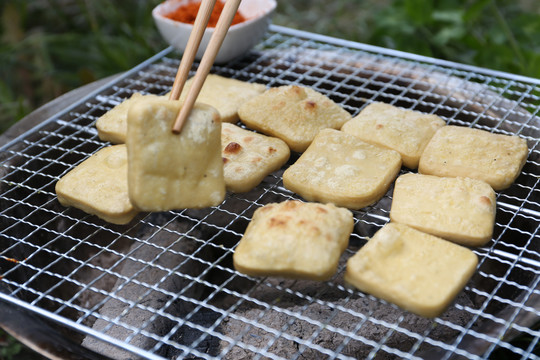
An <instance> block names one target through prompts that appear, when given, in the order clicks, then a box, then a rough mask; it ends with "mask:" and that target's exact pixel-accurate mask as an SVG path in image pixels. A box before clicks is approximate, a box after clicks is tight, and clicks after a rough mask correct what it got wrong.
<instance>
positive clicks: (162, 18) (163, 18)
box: [152, 0, 277, 32]
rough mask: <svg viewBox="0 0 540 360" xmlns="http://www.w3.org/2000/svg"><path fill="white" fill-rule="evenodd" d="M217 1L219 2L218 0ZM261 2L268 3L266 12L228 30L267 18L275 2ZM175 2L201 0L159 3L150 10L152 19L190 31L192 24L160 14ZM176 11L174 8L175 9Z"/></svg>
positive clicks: (174, 0) (170, 0)
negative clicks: (167, 4) (167, 5)
mask: <svg viewBox="0 0 540 360" xmlns="http://www.w3.org/2000/svg"><path fill="white" fill-rule="evenodd" d="M218 1H221V0H218ZM263 1H266V2H268V3H269V6H268V8H267V9H266V10H264V11H263V12H260V13H259V14H257V16H255V17H252V18H250V19H247V20H245V21H242V22H241V23H238V24H234V25H231V26H230V28H229V30H235V29H241V28H243V27H246V26H248V25H250V24H252V23H254V22H256V21H259V20H261V19H264V18H265V17H267V16H268V15H270V14H271V13H272V12H273V11H274V10H275V9H276V7H277V0H263ZM175 2H177V3H178V6H177V7H179V6H180V3H182V2H201V0H165V1H163V2H161V3H159V4H158V5H157V6H156V7H154V9H152V16H153V17H154V19H155V20H156V21H163V22H165V23H168V24H171V25H174V26H177V27H183V28H185V29H192V28H193V24H187V23H184V22H181V21H176V20H172V19H170V18H168V17H166V16H165V15H164V14H163V13H162V12H161V9H162V8H163V7H164V5H165V4H166V3H175ZM175 9H176V7H175ZM214 29H215V28H213V27H212V28H207V29H206V30H205V31H206V32H213V31H214Z"/></svg>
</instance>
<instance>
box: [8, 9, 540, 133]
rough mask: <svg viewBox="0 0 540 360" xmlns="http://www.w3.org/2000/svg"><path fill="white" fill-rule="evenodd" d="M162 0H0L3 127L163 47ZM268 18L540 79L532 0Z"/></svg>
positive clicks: (539, 32) (297, 12)
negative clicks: (157, 19)
mask: <svg viewBox="0 0 540 360" xmlns="http://www.w3.org/2000/svg"><path fill="white" fill-rule="evenodd" d="M159 2H160V0H131V1H120V0H92V1H90V0H15V1H3V2H1V3H0V24H1V28H0V64H1V66H0V133H1V132H2V131H4V130H5V129H7V128H8V127H9V126H11V125H12V124H13V123H15V122H16V121H17V120H19V119H20V118H22V117H23V116H24V115H26V114H28V113H29V112H30V111H32V110H33V109H35V108H37V107H39V106H40V105H42V104H44V103H46V102H48V101H50V100H51V99H54V98H56V97H58V96H59V95H61V94H62V93H64V92H67V91H69V90H70V89H73V88H76V87H79V86H81V85H84V84H86V83H89V82H92V81H94V80H97V79H100V78H103V77H106V76H109V75H111V74H115V73H118V72H121V71H124V70H126V69H129V68H131V67H133V66H134V65H136V64H138V63H140V62H141V61H143V60H145V59H146V58H148V57H150V56H151V55H153V54H155V53H156V52H158V51H159V50H161V49H163V48H164V47H165V46H166V44H165V43H164V42H163V40H162V39H161V38H160V36H159V34H158V32H157V30H156V28H155V27H154V24H153V21H152V18H151V16H150V12H151V9H152V8H153V7H154V6H155V5H156V4H158V3H159ZM274 23H276V24H279V25H284V26H289V27H293V28H297V29H301V30H306V31H312V32H317V33H321V34H326V35H330V36H335V37H339V38H344V39H348V40H353V41H359V42H363V43H367V44H372V45H379V46H383V47H388V48H393V49H398V50H403V51H408V52H412V53H417V54H422V55H428V56H433V57H436V58H441V59H446V60H452V61H457V62H462V63H467V64H472V65H478V66H482V67H487V68H492V69H496V70H502V71H506V72H511V73H516V74H521V75H526V76H530V77H534V78H540V40H538V39H540V2H539V1H537V0H354V1H352V0H333V1H327V0H278V9H277V11H276V13H275V16H274Z"/></svg>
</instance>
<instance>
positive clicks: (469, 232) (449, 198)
mask: <svg viewBox="0 0 540 360" xmlns="http://www.w3.org/2000/svg"><path fill="white" fill-rule="evenodd" d="M495 210H496V200H495V192H494V191H493V189H492V188H491V186H490V185H489V184H488V183H486V182H484V181H481V180H476V179H471V178H448V177H438V176H432V175H420V174H405V175H401V176H400V177H398V178H397V180H396V183H395V185H394V195H393V199H392V208H391V210H390V219H391V220H392V221H395V222H399V223H403V224H406V225H409V226H411V227H413V228H415V229H417V230H420V231H423V232H427V233H429V234H432V235H436V236H439V237H442V238H445V239H447V240H451V241H453V242H455V243H458V244H462V245H466V246H482V245H484V244H486V243H487V242H488V241H489V240H490V239H491V235H492V234H493V226H494V225H495Z"/></svg>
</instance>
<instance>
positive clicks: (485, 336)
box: [0, 26, 540, 359]
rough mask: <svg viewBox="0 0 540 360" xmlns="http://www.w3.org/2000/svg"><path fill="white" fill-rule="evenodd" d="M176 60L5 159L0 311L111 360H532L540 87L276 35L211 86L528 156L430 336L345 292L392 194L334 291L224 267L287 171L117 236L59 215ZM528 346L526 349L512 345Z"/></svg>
mask: <svg viewBox="0 0 540 360" xmlns="http://www.w3.org/2000/svg"><path fill="white" fill-rule="evenodd" d="M179 58H180V55H179V54H177V53H175V52H174V51H172V50H171V49H167V50H165V51H164V52H162V53H160V54H158V55H157V56H156V57H154V58H152V59H150V60H148V61H147V62H145V63H143V64H141V65H140V66H138V67H137V68H135V69H133V70H131V71H129V72H127V73H126V74H124V75H122V76H121V77H120V78H118V79H117V80H114V82H113V83H110V84H108V85H106V86H105V87H103V88H101V89H99V90H98V91H96V92H95V93H93V94H90V95H89V96H88V97H86V98H84V99H81V100H80V101H79V102H77V103H76V104H73V106H72V107H70V108H67V109H66V110H65V111H62V112H60V113H58V114H56V115H55V116H53V117H52V118H50V119H48V120H47V121H45V122H44V123H43V125H42V126H40V127H39V128H35V129H33V130H32V131H30V132H29V133H26V134H24V135H23V136H22V137H20V138H18V139H17V140H16V141H13V142H12V143H10V144H8V145H7V146H5V147H4V148H3V149H2V152H0V204H1V205H0V224H1V226H0V244H1V245H0V271H1V273H2V281H1V282H0V285H1V287H0V289H1V290H2V291H0V299H1V300H2V302H3V304H2V305H3V306H4V305H5V306H8V305H12V306H13V307H14V308H15V309H18V310H20V311H21V312H24V313H25V314H27V315H28V314H29V318H31V319H32V318H37V317H39V318H41V319H45V321H46V322H47V324H48V326H51V328H52V329H56V330H58V331H59V332H60V333H62V334H64V335H65V336H67V337H68V338H70V339H72V340H73V341H74V342H75V343H82V345H83V346H84V347H86V348H89V349H93V350H97V351H100V352H103V353H105V354H107V355H108V356H110V357H112V358H130V357H134V356H135V355H134V354H136V355H137V356H140V357H142V358H147V359H161V358H172V359H174V358H207V359H208V358H226V359H239V358H271V359H282V358H285V359H299V358H306V359H320V358H330V359H334V358H337V359H345V358H373V359H394V358H417V359H421V358H434V359H448V358H467V359H486V358H490V356H492V354H493V352H494V351H504V352H507V353H510V354H512V355H513V356H514V357H516V358H522V359H529V358H531V359H538V358H540V356H538V354H537V353H536V354H535V353H534V349H535V348H537V347H538V345H539V344H538V343H539V339H540V330H539V328H538V321H539V319H540V310H539V309H540V300H539V299H540V285H539V282H540V239H539V237H540V235H539V229H540V226H539V224H540V204H539V199H540V197H539V194H540V188H539V177H540V171H539V158H540V145H539V141H540V119H539V118H538V117H537V115H538V111H539V110H540V87H539V86H540V85H539V84H540V82H539V81H536V80H534V79H527V78H523V77H518V76H513V75H509V74H503V73H497V72H493V71H489V70H485V69H478V68H472V67H467V66H462V65H460V64H454V63H447V62H443V61H438V60H434V59H428V58H423V57H417V56H413V55H410V54H403V53H398V52H395V51H389V50H385V49H381V48H374V47H369V46H365V45H362V44H357V43H351V42H346V41H342V40H337V39H333V38H327V37H322V36H318V35H315V34H309V33H303V32H298V31H295V30H291V29H286V28H282V27H277V26H273V27H271V31H270V32H269V34H268V35H267V37H266V38H265V40H264V42H263V43H261V44H259V46H258V47H257V48H256V49H255V51H253V52H252V53H250V54H248V55H247V56H246V57H244V58H242V59H239V60H237V61H235V62H232V63H230V64H227V66H214V68H213V70H212V72H213V73H217V74H220V75H223V76H226V77H233V78H237V79H240V80H245V81H250V82H258V83H262V84H266V85H267V86H279V85H283V84H291V83H295V84H301V85H306V86H310V87H312V88H313V89H315V90H317V91H319V92H322V93H324V94H326V95H328V96H329V97H330V98H332V99H333V100H334V101H336V102H337V103H339V104H340V105H341V106H342V107H344V108H345V109H346V110H347V111H349V112H350V113H351V114H353V115H356V114H357V113H358V112H359V111H360V110H361V109H362V107H363V106H364V105H365V104H367V103H370V102H372V101H384V102H387V103H391V104H394V105H396V106H400V107H403V108H407V109H414V110H419V111H422V112H426V113H434V114H437V115H439V116H441V117H442V118H443V119H445V120H446V121H447V122H448V123H449V124H458V125H462V126H472V127H476V128H481V129H485V130H489V131H492V132H496V133H502V134H518V135H520V136H521V137H523V138H525V139H526V140H527V141H528V145H529V149H530V152H529V157H528V161H527V163H526V164H525V167H524V168H523V171H522V174H521V176H520V177H519V178H518V179H517V181H516V183H515V184H514V185H513V186H512V187H510V188H509V189H507V190H505V191H502V192H499V193H498V197H497V201H498V206H497V217H496V226H495V231H494V235H493V239H492V241H491V242H489V243H488V245H487V246H485V247H482V248H477V249H474V251H475V252H476V253H477V254H478V255H479V257H480V263H479V267H478V269H477V271H476V273H475V275H474V277H473V278H472V279H471V281H470V282H469V284H468V285H467V286H466V288H465V289H464V291H463V292H462V293H461V294H460V295H459V296H458V297H457V299H456V301H455V302H454V303H453V304H452V306H451V307H450V308H449V309H448V311H447V312H445V313H444V314H443V315H442V316H441V317H439V318H435V319H431V320H428V319H422V318H419V317H417V316H414V315H412V314H410V313H407V312H403V311H401V310H400V309H398V308H397V307H395V306H393V305H391V304H388V303H386V302H384V301H381V300H378V299H376V298H374V297H372V296H369V295H366V294H363V293H361V292H358V291H354V290H351V289H349V288H347V287H345V286H344V284H343V281H342V276H343V271H344V267H345V262H346V259H347V258H348V257H350V256H351V255H352V254H354V253H355V252H356V251H357V250H358V249H359V248H360V247H361V246H362V245H363V244H364V243H365V242H366V240H367V238H368V237H370V236H372V235H373V234H374V232H375V231H376V230H377V229H379V228H380V227H381V226H382V225H384V224H385V223H386V222H387V221H388V220H389V219H388V214H389V209H390V207H389V205H390V201H391V190H390V191H389V193H388V194H387V195H386V196H385V197H384V198H383V199H382V200H381V201H379V202H378V203H377V204H375V205H374V206H371V207H368V208H365V209H363V210H361V211H355V212H354V215H355V221H356V225H355V231H354V234H353V235H352V237H351V244H350V247H349V249H348V250H347V251H346V253H345V254H344V256H343V259H342V260H341V263H340V267H339V271H338V273H337V274H336V276H335V277H334V278H333V279H332V280H331V281H328V282H326V283H315V282H310V281H292V280H284V279H276V278H250V277H247V276H244V275H242V274H239V273H237V272H235V271H234V270H233V268H232V265H231V263H232V261H231V256H232V253H233V251H234V248H235V245H236V243H237V242H238V240H239V239H240V238H241V236H242V233H243V231H244V229H245V227H246V226H247V224H248V222H249V220H250V218H251V216H252V214H253V211H254V210H255V209H256V208H257V207H259V206H261V205H263V204H265V203H268V202H276V201H283V200H286V199H291V198H295V197H296V196H295V195H294V194H292V193H290V192H289V191H287V190H286V189H284V188H283V186H282V181H281V171H278V172H276V173H274V174H272V175H270V176H268V177H267V178H266V179H265V180H264V181H263V183H262V184H261V185H259V186H258V187H257V188H256V189H255V190H253V191H251V192H249V193H246V194H228V195H227V197H226V199H225V201H224V202H223V203H222V204H221V205H220V206H218V207H215V208H208V209H204V210H179V211H171V212H167V213H158V214H143V215H140V216H139V217H138V218H137V219H136V220H135V221H133V222H132V223H130V224H129V225H125V226H116V225H111V224H107V223H105V222H102V221H100V220H99V219H97V218H96V217H94V216H89V215H87V214H85V213H83V212H81V211H79V210H77V209H74V208H64V207H62V206H60V205H59V203H58V201H57V200H56V196H55V193H54V185H55V183H56V181H57V180H58V179H59V178H60V177H61V176H63V175H64V174H65V173H66V172H68V171H69V170H70V169H72V168H73V167H74V166H76V165H77V164H78V163H80V162H81V161H83V160H84V159H85V158H87V157H88V156H89V155H90V154H92V153H94V152H95V151H97V150H98V149H100V148H102V147H104V146H107V145H108V144H106V143H103V142H102V141H100V140H99V138H98V137H97V132H96V130H95V126H94V125H95V121H96V119H97V118H98V117H99V116H101V115H102V114H104V113H105V112H106V111H107V110H109V109H110V108H112V107H113V106H114V105H116V104H117V103H119V102H120V101H121V100H123V99H124V98H127V97H129V96H130V95H131V94H132V93H134V92H143V93H152V94H164V93H166V92H167V91H169V90H170V87H171V85H172V82H173V80H174V74H175V71H176V69H177V66H178V63H179ZM294 160H295V156H293V158H292V159H291V160H290V161H289V164H290V163H292V162H293V161H294ZM73 330H74V331H73ZM518 334H521V336H523V337H526V338H528V342H527V343H526V345H524V346H518V345H519V344H516V343H515V342H511V341H510V340H512V339H514V338H515V337H516V335H518Z"/></svg>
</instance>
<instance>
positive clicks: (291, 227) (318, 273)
mask: <svg viewBox="0 0 540 360" xmlns="http://www.w3.org/2000/svg"><path fill="white" fill-rule="evenodd" d="M353 226H354V221H353V216H352V213H351V212H350V211H348V210H346V209H342V208H338V207H335V206H334V205H331V204H328V205H323V204H316V203H303V202H300V201H296V200H289V201H285V202H282V203H272V204H268V205H265V206H263V207H261V208H259V209H257V210H256V211H255V213H254V215H253V219H252V220H251V222H250V223H249V225H248V228H247V230H246V231H245V233H244V236H243V237H242V240H241V241H240V243H239V244H238V247H237V248H236V250H235V253H234V256H233V262H234V267H235V269H236V270H238V271H240V272H242V273H245V274H247V275H252V276H280V277H287V278H295V279H311V280H319V281H323V280H328V279H330V278H331V277H332V276H333V275H334V274H335V272H336V269H337V265H338V260H339V257H340V255H341V254H342V253H343V251H345V249H346V248H347V246H348V243H349V237H350V234H351V232H352V229H353Z"/></svg>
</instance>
